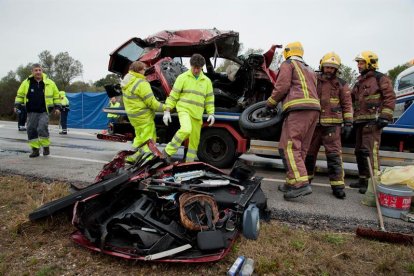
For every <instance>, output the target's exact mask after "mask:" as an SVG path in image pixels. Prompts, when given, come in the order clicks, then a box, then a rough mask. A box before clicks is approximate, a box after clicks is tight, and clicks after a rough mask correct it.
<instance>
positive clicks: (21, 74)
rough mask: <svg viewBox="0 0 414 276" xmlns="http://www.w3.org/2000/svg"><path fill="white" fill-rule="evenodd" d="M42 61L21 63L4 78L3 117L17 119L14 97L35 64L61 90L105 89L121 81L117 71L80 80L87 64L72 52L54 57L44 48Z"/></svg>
mask: <svg viewBox="0 0 414 276" xmlns="http://www.w3.org/2000/svg"><path fill="white" fill-rule="evenodd" d="M38 58H39V60H38V61H36V62H29V63H27V64H26V65H20V66H18V67H17V68H16V70H14V71H13V70H11V71H9V72H8V73H7V75H6V76H4V77H2V78H1V79H0V119H14V117H15V115H14V114H13V107H14V98H15V97H16V93H17V89H18V88H19V86H20V83H21V82H22V81H23V80H25V79H27V78H28V77H29V76H30V75H31V73H32V65H33V64H34V63H39V64H40V65H41V66H42V67H43V71H44V73H45V74H46V75H48V77H49V78H51V79H52V80H53V81H54V82H55V83H56V85H57V87H58V88H59V90H61V91H66V92H68V93H71V92H81V91H88V92H103V91H104V86H105V85H107V84H115V83H117V82H119V80H120V79H119V77H118V76H117V75H116V74H107V75H106V76H105V77H104V78H101V79H99V80H97V81H95V82H83V81H76V80H75V79H76V78H77V77H79V76H82V74H83V65H82V63H81V62H80V61H78V60H76V59H74V58H73V57H71V56H70V55H69V53H68V52H61V53H58V54H56V55H55V56H53V55H52V54H51V53H50V51H47V50H45V51H43V52H41V53H40V54H39V55H38Z"/></svg>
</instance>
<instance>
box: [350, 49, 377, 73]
mask: <svg viewBox="0 0 414 276" xmlns="http://www.w3.org/2000/svg"><path fill="white" fill-rule="evenodd" d="M359 60H365V62H366V63H367V68H366V69H374V70H377V69H378V56H377V54H376V53H374V52H371V51H363V52H361V53H359V54H358V55H357V56H356V58H355V61H359Z"/></svg>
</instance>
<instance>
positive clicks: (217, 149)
mask: <svg viewBox="0 0 414 276" xmlns="http://www.w3.org/2000/svg"><path fill="white" fill-rule="evenodd" d="M205 152H206V153H207V154H208V155H209V156H211V157H212V158H213V159H214V160H218V159H221V158H223V156H225V153H226V152H227V145H226V143H225V142H224V141H223V139H221V137H219V136H213V137H211V138H209V139H207V141H206V148H205Z"/></svg>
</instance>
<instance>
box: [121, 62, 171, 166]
mask: <svg viewBox="0 0 414 276" xmlns="http://www.w3.org/2000/svg"><path fill="white" fill-rule="evenodd" d="M145 69H146V65H145V63H143V62H141V61H134V62H133V63H131V65H130V67H129V71H128V74H126V75H125V77H124V78H123V79H122V81H121V89H122V97H123V101H124V106H125V112H126V113H127V116H128V119H129V121H130V122H131V125H132V126H133V127H134V130H135V138H134V141H133V144H132V146H133V148H134V149H135V150H137V152H136V153H134V154H133V155H130V156H128V157H127V158H126V159H125V160H126V161H127V162H130V163H134V162H135V161H136V159H137V158H138V156H140V155H142V154H144V153H145V152H149V151H150V150H149V148H148V146H144V147H141V148H138V147H139V146H140V145H141V144H143V143H145V142H146V141H147V140H149V139H152V140H154V142H156V140H157V133H156V130H155V122H154V118H155V111H160V112H161V111H163V109H164V105H163V104H162V103H160V102H159V101H157V99H156V98H155V96H154V94H153V92H152V89H151V86H150V84H149V82H148V81H146V79H145V76H144V72H145Z"/></svg>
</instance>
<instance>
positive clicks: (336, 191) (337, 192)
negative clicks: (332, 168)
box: [332, 186, 346, 199]
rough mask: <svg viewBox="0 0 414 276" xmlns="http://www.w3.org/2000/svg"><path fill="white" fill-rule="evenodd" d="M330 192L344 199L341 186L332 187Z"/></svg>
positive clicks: (344, 195)
mask: <svg viewBox="0 0 414 276" xmlns="http://www.w3.org/2000/svg"><path fill="white" fill-rule="evenodd" d="M332 193H333V195H334V196H335V197H336V198H339V199H344V198H345V197H346V194H345V191H344V188H343V187H335V186H334V187H332Z"/></svg>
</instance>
